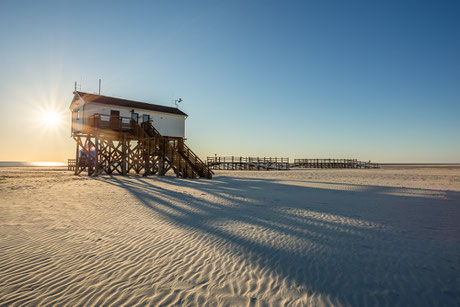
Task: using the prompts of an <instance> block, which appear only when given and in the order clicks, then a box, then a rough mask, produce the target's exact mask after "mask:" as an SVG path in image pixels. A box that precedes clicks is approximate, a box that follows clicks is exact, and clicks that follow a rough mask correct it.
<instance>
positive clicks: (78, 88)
mask: <svg viewBox="0 0 460 307" xmlns="http://www.w3.org/2000/svg"><path fill="white" fill-rule="evenodd" d="M77 90H80V91H81V82H80V85H78V83H77V81H75V83H74V92H76V91H77Z"/></svg>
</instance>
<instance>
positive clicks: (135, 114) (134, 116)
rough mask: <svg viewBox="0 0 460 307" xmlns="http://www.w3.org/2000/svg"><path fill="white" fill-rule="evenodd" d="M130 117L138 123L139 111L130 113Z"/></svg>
mask: <svg viewBox="0 0 460 307" xmlns="http://www.w3.org/2000/svg"><path fill="white" fill-rule="evenodd" d="M131 118H132V119H133V120H134V121H135V122H136V123H138V122H139V113H134V112H133V113H131Z"/></svg>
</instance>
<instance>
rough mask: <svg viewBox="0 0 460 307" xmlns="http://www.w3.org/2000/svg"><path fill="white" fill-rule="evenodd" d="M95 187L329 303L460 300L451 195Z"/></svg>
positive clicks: (265, 186) (213, 183)
mask: <svg viewBox="0 0 460 307" xmlns="http://www.w3.org/2000/svg"><path fill="white" fill-rule="evenodd" d="M95 180H99V181H102V182H104V183H108V184H112V185H115V186H118V187H120V188H122V189H125V190H126V191H128V192H130V193H131V194H132V195H134V196H135V197H136V198H137V199H138V200H139V201H140V203H141V204H142V205H144V206H146V207H147V208H149V209H151V210H152V211H153V212H155V213H156V214H157V215H158V216H159V218H161V219H165V220H167V221H168V222H170V223H172V224H174V225H175V226H177V227H180V228H182V229H187V230H190V231H192V232H193V233H199V234H200V235H201V236H203V237H211V238H213V239H214V240H216V242H219V243H221V244H220V245H219V246H221V248H223V249H225V253H230V254H232V255H236V256H237V257H240V259H244V260H245V261H247V263H249V264H251V265H254V266H258V267H262V268H265V269H267V270H268V271H270V272H273V273H274V274H276V275H277V276H279V278H281V279H283V280H285V281H286V282H287V283H292V284H294V285H297V286H301V287H303V288H304V289H306V291H307V293H308V294H318V293H319V294H321V295H326V296H328V297H329V299H330V300H331V302H332V303H334V304H345V305H347V304H350V305H367V304H371V305H376V304H378V305H390V306H393V305H417V306H422V305H430V306H432V305H444V306H448V305H450V306H453V305H455V304H457V303H458V302H459V300H460V291H459V289H460V287H459V279H458V276H459V259H460V257H459V251H460V247H459V246H460V244H459V237H460V227H459V226H458V225H459V224H458V223H457V221H458V220H459V218H460V214H459V212H460V208H459V206H458V204H459V203H460V193H458V192H446V191H436V190H423V189H407V188H398V187H382V186H369V185H364V186H363V185H353V184H341V183H329V182H317V181H302V180H297V181H290V184H285V183H283V182H280V181H277V180H273V179H254V178H240V177H229V176H216V178H215V179H214V180H184V179H177V178H174V177H169V176H165V177H151V178H142V177H137V176H131V177H116V176H111V177H109V176H101V177H98V178H97V179H95ZM159 183H161V184H159ZM297 184H299V185H297ZM312 185H313V186H314V187H311V186H312ZM165 187H167V188H165ZM190 189H191V190H190ZM228 225H239V226H240V227H239V229H240V231H233V230H232V228H231V227H226V226H228ZM255 230H257V231H255ZM260 231H263V233H264V234H265V235H264V236H265V237H264V238H261V237H260ZM267 236H268V238H267Z"/></svg>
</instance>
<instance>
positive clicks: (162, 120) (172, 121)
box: [69, 91, 187, 139]
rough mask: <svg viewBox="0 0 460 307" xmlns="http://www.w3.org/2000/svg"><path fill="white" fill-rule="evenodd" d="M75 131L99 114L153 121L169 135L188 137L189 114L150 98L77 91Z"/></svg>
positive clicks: (73, 124) (82, 130)
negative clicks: (186, 123) (186, 135)
mask: <svg viewBox="0 0 460 307" xmlns="http://www.w3.org/2000/svg"><path fill="white" fill-rule="evenodd" d="M69 108H70V111H71V112H72V134H75V133H79V132H84V131H85V129H86V128H87V126H88V122H89V118H90V116H92V115H95V114H101V116H102V117H104V116H106V117H107V119H103V120H109V119H113V118H120V119H121V121H123V122H125V121H127V122H128V123H129V120H130V119H134V120H135V121H136V122H138V123H142V122H145V121H151V123H152V125H153V126H154V127H155V128H156V129H157V130H158V132H160V133H161V135H163V136H165V137H168V138H182V139H184V138H185V119H186V118H187V114H185V113H184V112H182V111H181V110H179V109H178V108H174V107H167V106H162V105H155V104H150V103H146V102H139V101H133V100H126V99H120V98H115V97H108V96H102V95H95V94H89V93H84V92H79V91H75V92H74V97H73V99H72V103H71V104H70V107H69Z"/></svg>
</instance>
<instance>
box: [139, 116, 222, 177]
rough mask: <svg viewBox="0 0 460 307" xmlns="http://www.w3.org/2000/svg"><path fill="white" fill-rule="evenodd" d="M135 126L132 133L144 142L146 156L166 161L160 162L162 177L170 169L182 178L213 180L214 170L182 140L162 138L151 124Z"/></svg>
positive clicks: (159, 171) (147, 167)
mask: <svg viewBox="0 0 460 307" xmlns="http://www.w3.org/2000/svg"><path fill="white" fill-rule="evenodd" d="M133 126H134V127H133V129H132V132H133V133H134V134H136V135H137V136H138V137H139V138H140V139H141V140H143V141H142V146H143V150H144V154H145V155H146V156H147V155H148V156H158V157H159V159H164V160H163V161H159V165H160V166H159V168H160V169H159V170H158V173H159V174H160V175H164V173H166V171H167V170H168V169H169V167H170V168H171V169H173V171H174V172H175V173H176V175H177V176H178V177H181V178H198V177H200V178H208V179H212V175H213V174H214V173H213V172H212V170H211V169H210V168H208V166H207V165H206V164H205V163H204V162H203V161H202V160H201V159H200V158H198V156H197V155H196V154H195V153H194V152H193V151H192V150H191V149H190V148H189V147H188V146H187V145H185V143H184V141H183V140H182V139H174V140H170V139H168V138H167V137H164V136H162V135H161V134H160V133H159V132H158V130H156V129H155V128H154V127H153V126H152V124H151V123H150V122H144V123H142V124H141V125H139V124H137V123H135V122H134V125H133ZM146 161H148V159H146ZM168 166H169V167H168ZM145 169H146V170H148V169H149V166H146V167H145Z"/></svg>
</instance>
